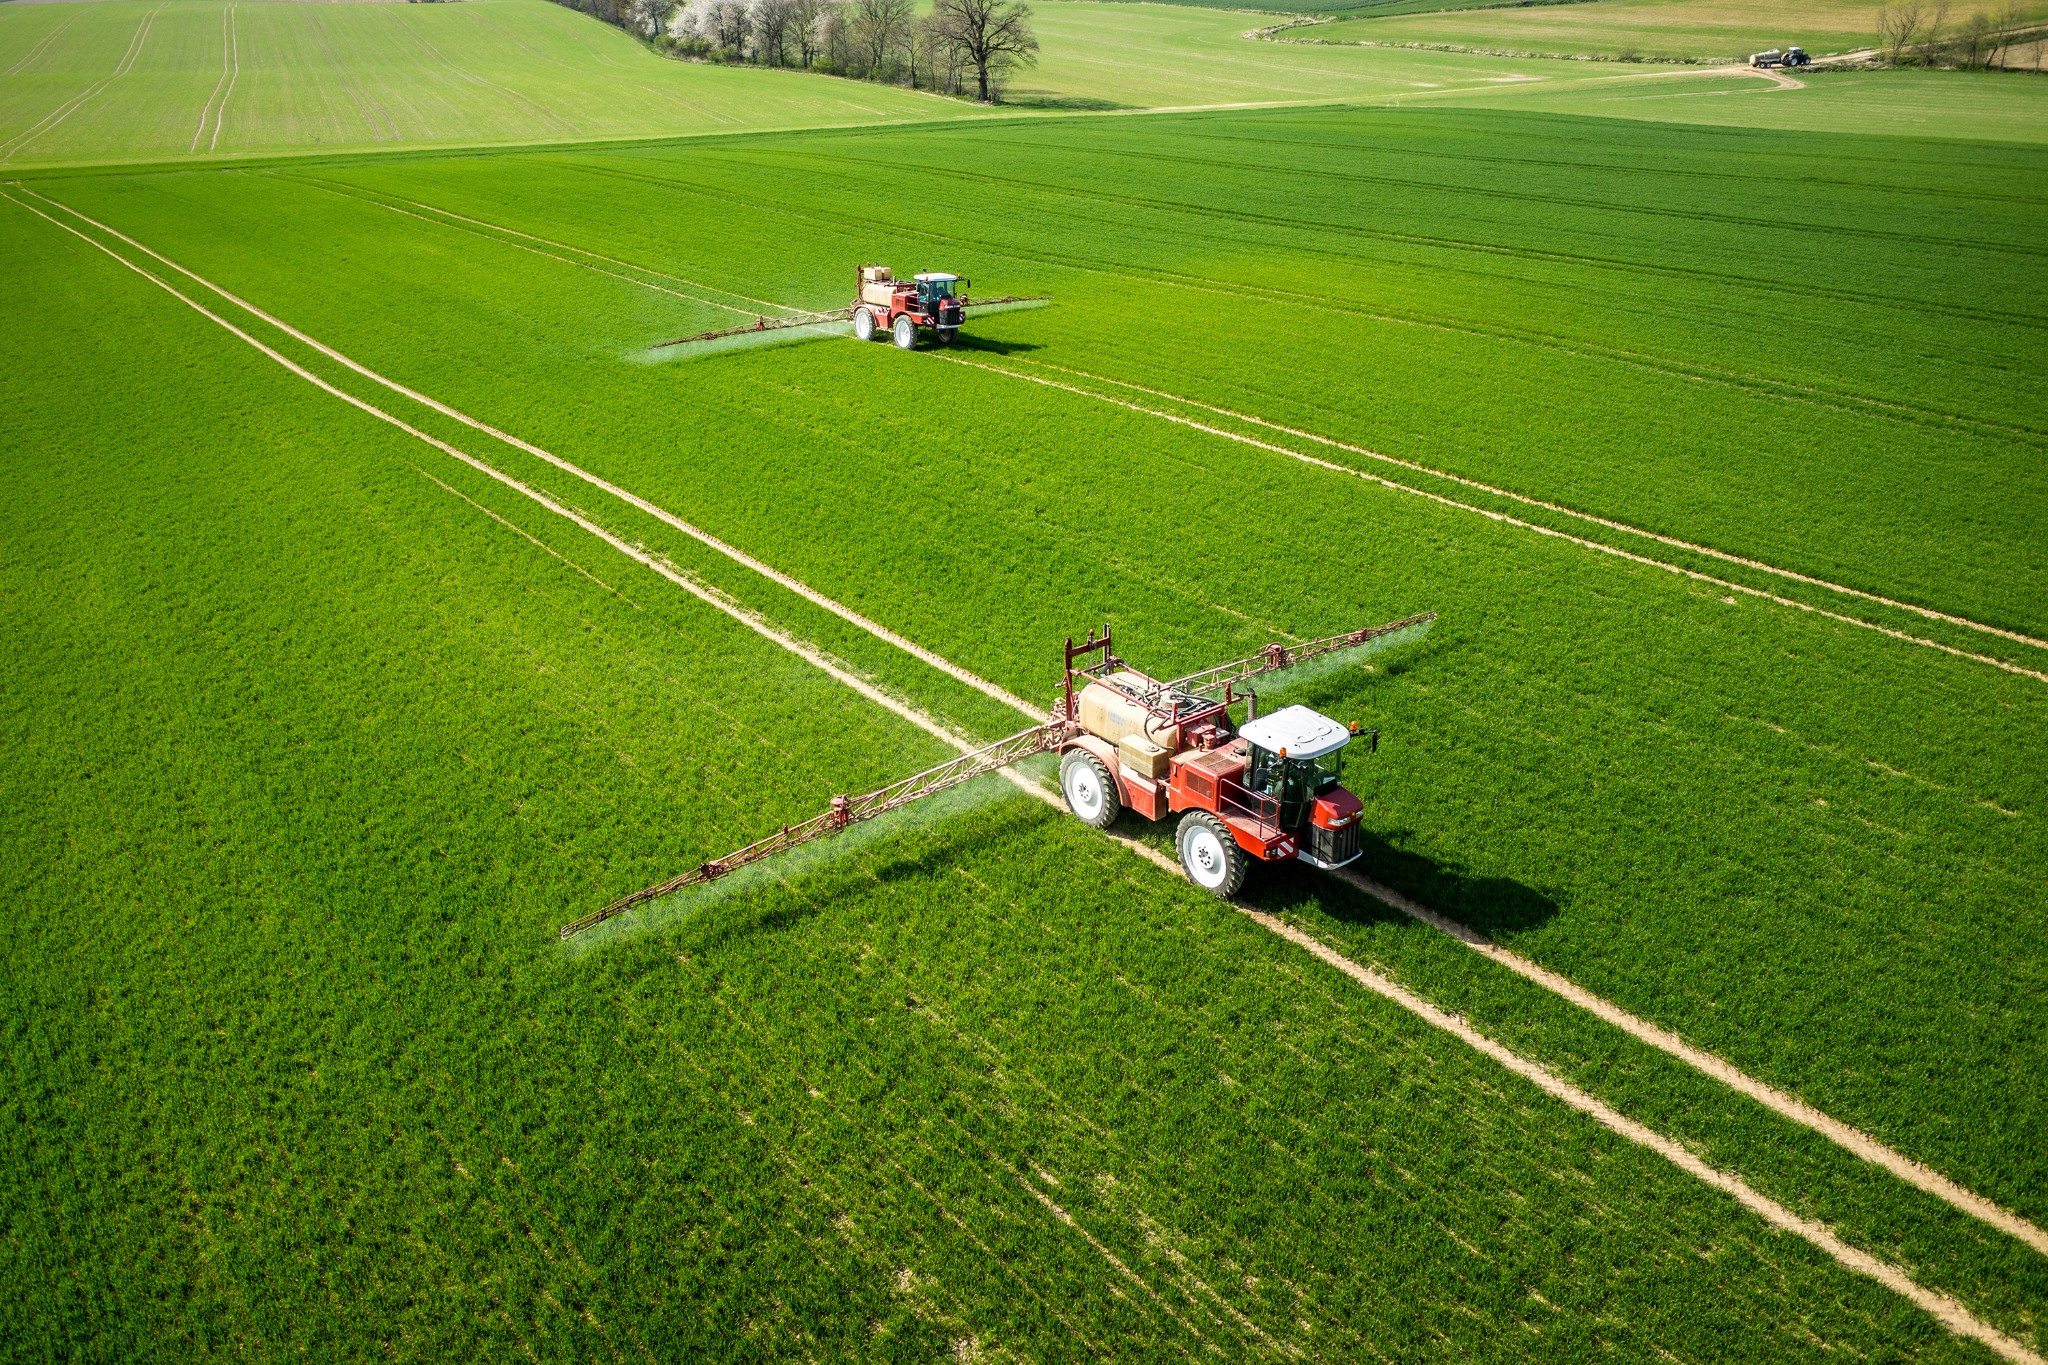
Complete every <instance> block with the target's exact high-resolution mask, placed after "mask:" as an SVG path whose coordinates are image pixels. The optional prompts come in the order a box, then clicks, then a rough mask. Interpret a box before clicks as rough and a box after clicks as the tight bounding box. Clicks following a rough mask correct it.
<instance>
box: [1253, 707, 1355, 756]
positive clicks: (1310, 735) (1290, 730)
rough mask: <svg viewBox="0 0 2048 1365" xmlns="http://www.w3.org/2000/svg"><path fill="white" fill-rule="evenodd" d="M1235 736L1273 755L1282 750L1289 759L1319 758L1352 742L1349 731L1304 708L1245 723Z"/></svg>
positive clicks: (1283, 708)
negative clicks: (1239, 736) (1241, 737)
mask: <svg viewBox="0 0 2048 1365" xmlns="http://www.w3.org/2000/svg"><path fill="white" fill-rule="evenodd" d="M1237 733H1238V734H1240V735H1242V736H1243V737H1244V738H1246V739H1248V740H1250V741H1251V742H1252V743H1254V744H1256V745H1258V746H1259V747H1260V748H1261V749H1266V750H1269V751H1270V752H1272V753H1276V754H1277V753H1279V752H1280V751H1281V750H1282V749H1285V750H1286V751H1287V756H1288V757H1289V758H1321V757H1322V756H1323V755H1324V754H1328V753H1335V752H1336V751H1337V750H1339V749H1341V748H1343V747H1344V746H1345V745H1347V744H1349V743H1350V742H1351V732H1350V731H1349V730H1347V729H1345V728H1344V727H1343V726H1341V725H1339V724H1338V723H1337V722H1336V721H1334V720H1331V719H1330V718H1329V717H1328V716H1326V715H1323V714H1322V713H1321V712H1318V711H1311V710H1309V709H1308V708H1307V707H1306V706H1283V707H1281V708H1280V709H1279V710H1278V711H1275V712H1273V713H1272V714H1271V715H1267V716H1260V717H1259V718H1258V719H1257V720H1248V721H1246V722H1245V723H1244V724H1243V725H1241V726H1239V727H1238V731H1237Z"/></svg>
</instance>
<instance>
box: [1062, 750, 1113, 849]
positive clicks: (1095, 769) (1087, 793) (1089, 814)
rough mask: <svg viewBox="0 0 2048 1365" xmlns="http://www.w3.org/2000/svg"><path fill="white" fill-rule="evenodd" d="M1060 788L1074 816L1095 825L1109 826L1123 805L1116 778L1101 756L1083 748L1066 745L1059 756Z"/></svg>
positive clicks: (1099, 827)
mask: <svg viewBox="0 0 2048 1365" xmlns="http://www.w3.org/2000/svg"><path fill="white" fill-rule="evenodd" d="M1060 791H1061V793H1063V794H1064V795H1065V796H1066V798H1067V809H1068V810H1070V811H1072V812H1074V818H1075V819H1076V820H1079V821H1080V822H1081V823H1082V824H1084V825H1088V826H1090V827H1092V828H1094V829H1108V828H1109V827H1110V826H1111V825H1113V824H1115V823H1116V817H1117V812H1118V811H1120V810H1122V809H1123V807H1124V803H1123V798H1122V797H1121V796H1119V795H1118V792H1117V785H1116V778H1115V777H1114V776H1113V775H1112V774H1111V773H1110V771H1109V769H1108V768H1106V767H1104V766H1103V763H1102V760H1101V759H1099V758H1097V757H1096V756H1095V755H1094V754H1091V753H1089V752H1088V751H1087V750H1086V749H1069V750H1067V752H1066V756H1065V757H1064V758H1062V759H1060Z"/></svg>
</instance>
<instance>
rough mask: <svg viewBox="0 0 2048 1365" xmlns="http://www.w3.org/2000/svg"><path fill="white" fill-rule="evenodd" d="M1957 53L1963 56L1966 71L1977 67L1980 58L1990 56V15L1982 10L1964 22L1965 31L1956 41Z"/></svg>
mask: <svg viewBox="0 0 2048 1365" xmlns="http://www.w3.org/2000/svg"><path fill="white" fill-rule="evenodd" d="M1956 51H1957V52H1958V53H1959V54H1961V56H1962V59H1963V62H1962V64H1963V70H1965V71H1968V70H1969V69H1970V68H1971V67H1973V66H1975V65H1977V63H1978V60H1979V59H1980V58H1984V57H1988V56H1989V55H1990V51H1991V16H1990V15H1988V14H1986V13H1985V12H1984V11H1983V10H1981V9H1980V10H1978V11H1977V12H1976V13H1975V14H1973V15H1971V16H1970V17H1969V18H1968V19H1966V20H1965V21H1964V22H1963V31H1962V33H1961V35H1960V36H1959V37H1958V38H1957V39H1956Z"/></svg>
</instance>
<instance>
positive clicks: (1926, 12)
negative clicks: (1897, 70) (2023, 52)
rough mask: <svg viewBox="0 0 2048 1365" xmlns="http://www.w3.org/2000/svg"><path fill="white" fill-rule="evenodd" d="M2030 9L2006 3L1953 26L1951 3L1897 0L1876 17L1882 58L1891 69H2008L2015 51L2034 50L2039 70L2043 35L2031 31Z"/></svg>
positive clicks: (1935, 0)
mask: <svg viewBox="0 0 2048 1365" xmlns="http://www.w3.org/2000/svg"><path fill="white" fill-rule="evenodd" d="M2028 8H2029V7H2028V6H2026V5H2024V4H2020V3H2017V0H2008V3H2007V4H2005V5H2004V6H2003V7H2002V8H2000V9H1999V10H1998V11H1997V12H1996V13H1993V12H1991V11H1989V10H1981V9H1980V10H1977V11H1975V12H1974V13H1972V14H1971V15H1970V17H1969V18H1967V19H1963V20H1959V21H1956V22H1951V21H1950V19H1949V0H1896V2H1895V3H1893V4H1889V5H1886V6H1885V7H1884V8H1882V9H1880V10H1879V11H1878V12H1877V46H1878V52H1879V54H1880V55H1881V56H1882V57H1883V58H1884V60H1886V61H1888V62H1890V63H1891V64H1892V65H1893V66H1950V67H1962V68H1964V69H1965V70H1967V69H1969V68H1971V67H1985V68H1990V67H1994V66H1996V67H2008V66H2009V60H2008V59H2009V58H2010V57H2011V55H2012V50H2013V48H2014V47H2015V46H2026V45H2029V44H2031V45H2032V48H2033V56H2034V68H2035V70H2039V69H2040V66H2041V46H2042V44H2041V38H2042V34H2041V33H2040V32H2039V31H2035V32H2028V31H2027V13H2028Z"/></svg>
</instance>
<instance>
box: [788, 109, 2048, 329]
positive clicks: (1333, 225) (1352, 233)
mask: <svg viewBox="0 0 2048 1365" xmlns="http://www.w3.org/2000/svg"><path fill="white" fill-rule="evenodd" d="M991 141H995V142H996V143H997V145H1001V142H1002V141H1003V140H998V139H991ZM1009 141H1011V142H1012V143H1013V145H1016V146H1019V147H1026V148H1032V147H1035V144H1033V143H1030V142H1025V141H1021V140H1015V139H1010V140H1009ZM1088 150H1089V151H1090V152H1091V153H1093V154H1094V155H1097V156H1102V157H1124V158H1128V159H1130V160H1133V161H1137V162H1140V163H1151V162H1158V161H1167V162H1185V163H1188V164H1190V165H1194V166H1197V167H1201V168H1203V169H1205V170H1222V169H1229V166H1228V163H1224V162H1217V161H1211V160H1209V159H1207V158H1205V157H1193V156H1187V155H1185V154H1181V155H1175V154H1172V153H1157V152H1151V151H1144V152H1137V151H1125V150H1123V149H1122V148H1116V147H1091V148H1089V149H1088ZM770 153H772V154H773V155H776V156H780V157H782V158H785V159H788V160H797V159H801V158H807V157H808V158H814V159H819V160H823V158H818V154H817V153H814V152H801V151H794V150H791V149H788V148H774V149H765V148H764V149H762V154H763V155H764V156H766V155H768V154H770ZM936 173H937V174H941V175H949V176H952V177H953V178H955V179H959V180H966V181H975V182H985V183H989V184H996V185H1002V186H1006V187H1010V188H1016V189H1025V190H1031V191H1035V192H1037V193H1040V194H1044V195H1047V196H1048V197H1056V198H1063V199H1078V200H1081V201H1082V202H1084V203H1089V202H1096V201H1109V202H1112V203H1119V204H1125V205H1128V206H1130V207H1133V208H1140V209H1147V210H1151V211H1154V212H1160V213H1184V214H1190V215H1194V216H1199V217H1204V218H1215V219H1221V220H1223V221H1226V222H1247V223H1254V224H1257V225H1258V226H1260V227H1264V228H1283V229H1286V228H1293V229H1300V230H1303V231H1313V232H1317V233H1322V234H1325V235H1337V236H1344V237H1352V238H1362V239H1366V240H1374V241H1389V242H1401V243H1406V244H1409V245H1414V246H1422V247H1429V248H1432V249H1435V250H1440V251H1453V252H1469V253H1473V254H1476V255H1485V256H1506V257H1511V258H1515V259H1519V260H1531V261H1554V262H1557V263H1559V264H1564V265H1573V266H1585V267H1590V268H1593V269H1598V270H1609V271H1621V272H1623V273H1626V274H1637V275H1659V276H1666V277H1669V278H1673V279H1683V280H1706V281H1711V282H1714V283H1718V284H1728V285H1734V286H1739V287H1742V288H1745V289H1754V290H1758V291H1762V292H1767V293H1779V294H1785V295H1788V296H1791V297H1795V298H1799V299H1802V300H1806V301H1808V302H1810V301H1812V300H1813V299H1816V298H1829V299H1839V300H1841V301H1843V302H1846V303H1858V304H1875V305H1889V306H1892V307H1897V306H1898V305H1899V303H1900V300H1899V299H1898V298H1897V297H1896V296H1894V295H1888V294H1880V293H1873V292H1868V291H1864V290H1854V289H1841V288H1837V287H1830V286H1825V285H1811V284H1803V283H1788V282H1785V281H1782V280H1770V279H1759V278H1757V277H1755V276H1751V275H1740V274H1736V273H1734V272H1731V271H1719V270H1702V269H1698V268H1696V267H1691V266H1677V265H1665V264H1659V263H1657V262H1652V261H1633V260H1627V259H1624V258H1621V257H1614V256H1594V255H1588V254H1586V253H1583V252H1572V251H1557V250H1551V249H1547V248H1543V247H1532V246H1513V245H1508V244H1505V243H1500V242H1477V241H1472V240H1470V239H1467V238H1461V237H1438V236H1434V235H1432V234H1429V233H1422V232H1404V231H1401V230H1399V229H1395V228H1374V227H1364V226H1361V225H1359V224H1358V223H1355V222H1333V221H1328V220H1325V219H1319V218H1288V217H1282V216H1280V215H1277V214H1270V213H1259V212H1255V211H1253V210H1250V209H1230V208H1220V207H1217V206H1215V205H1211V204H1196V203H1190V202H1188V201H1186V200H1178V199H1157V198H1152V197H1150V196H1145V195H1133V194H1113V193H1109V192H1106V191H1103V190H1100V189H1087V190H1080V189H1075V188H1073V187H1072V186H1069V185H1061V184H1055V183H1050V182H1047V181H1042V180H1026V179H1022V178H1020V177H1016V176H1002V175H996V174H994V173H992V172H988V171H965V170H960V169H958V168H952V167H949V168H944V169H942V170H939V171H937V172H936ZM1280 173H1281V174H1283V175H1303V176H1314V177H1317V178H1322V179H1329V180H1335V181H1338V182H1340V183H1349V182H1356V183H1360V184H1369V185H1379V186H1382V187H1386V188H1397V189H1401V190H1403V191H1430V190H1436V191H1443V192H1447V193H1452V194H1457V193H1464V192H1466V191H1467V189H1468V188H1469V187H1466V186H1458V185H1451V186H1446V185H1443V184H1441V183H1438V182H1431V181H1425V180H1403V179H1395V178H1392V177H1385V176H1367V175H1356V174H1351V173H1347V172H1343V171H1320V170H1306V169H1302V168H1299V167H1288V168H1284V169H1283V170H1281V172H1280ZM1108 179H1113V177H1105V180H1108ZM1470 192H1472V193H1476V194H1486V195H1498V194H1500V193H1502V192H1498V191H1491V190H1471V191H1470ZM1509 197H1513V198H1516V199H1522V200H1526V201H1528V202H1530V203H1543V204H1548V203H1560V204H1567V205H1570V206H1573V207H1579V208H1594V209H1599V208H1603V207H1612V208H1613V209H1614V211H1617V212H1632V211H1635V210H1631V209H1629V208H1628V207H1627V206H1625V205H1623V206H1602V205H1600V204H1598V203H1597V202H1594V201H1587V202H1580V201H1575V200H1567V199H1556V200H1553V199H1550V198H1547V197H1544V196H1540V195H1522V194H1515V195H1511V196H1509ZM1641 212H1644V213H1655V212H1660V211H1659V210H1652V209H1644V210H1641ZM1801 226H1803V227H1804V228H1805V229H1806V230H1809V231H1821V230H1823V229H1822V228H1821V226H1819V225H1801ZM1827 230H1830V231H1832V230H1833V229H1827ZM1843 231H1853V229H1843ZM1901 235H1903V234H1901ZM1908 240H1911V241H1915V242H1928V243H1932V244H1935V245H1939V246H1953V245H1955V244H1954V243H1950V242H1947V241H1944V240H1942V239H1940V238H1923V237H1909V238H1908ZM1973 245H1974V246H1975V247H1976V248H1977V249H1980V250H1985V251H2003V250H2008V249H2009V250H2014V251H2022V252H2030V251H2031V250H2032V248H2030V247H2019V246H2012V247H2006V246H2000V245H1996V244H1993V243H1989V242H1980V243H1975V244H1973ZM1306 249H1309V250H1316V251H1317V254H1320V255H1330V256H1337V257H1339V258H1340V259H1346V260H1349V259H1353V258H1351V257H1348V256H1344V255H1343V253H1341V252H1333V251H1329V250H1328V249H1326V248H1325V249H1316V248H1306ZM1912 306H1913V307H1914V308H1915V309H1916V310H1919V311H1924V312H1933V313H1944V314H1950V315H1953V316H1958V317H1968V318H1972V319H1975V320H1978V321H1994V322H2001V323H2005V324H2008V325H2015V326H2023V327H2027V328H2030V329H2034V330H2039V329H2042V328H2044V327H2048V323H2044V322H2043V321H2042V320H2041V319H2040V318H2038V317H2033V316H2031V315H2026V314H2020V313H2011V312H2004V311H1995V310H1990V309H1978V308H1972V307H1969V306H1968V305H1962V304H1957V303H1955V302H1953V301H1952V300H1945V299H1932V300H1925V301H1922V300H1914V301H1912Z"/></svg>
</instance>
